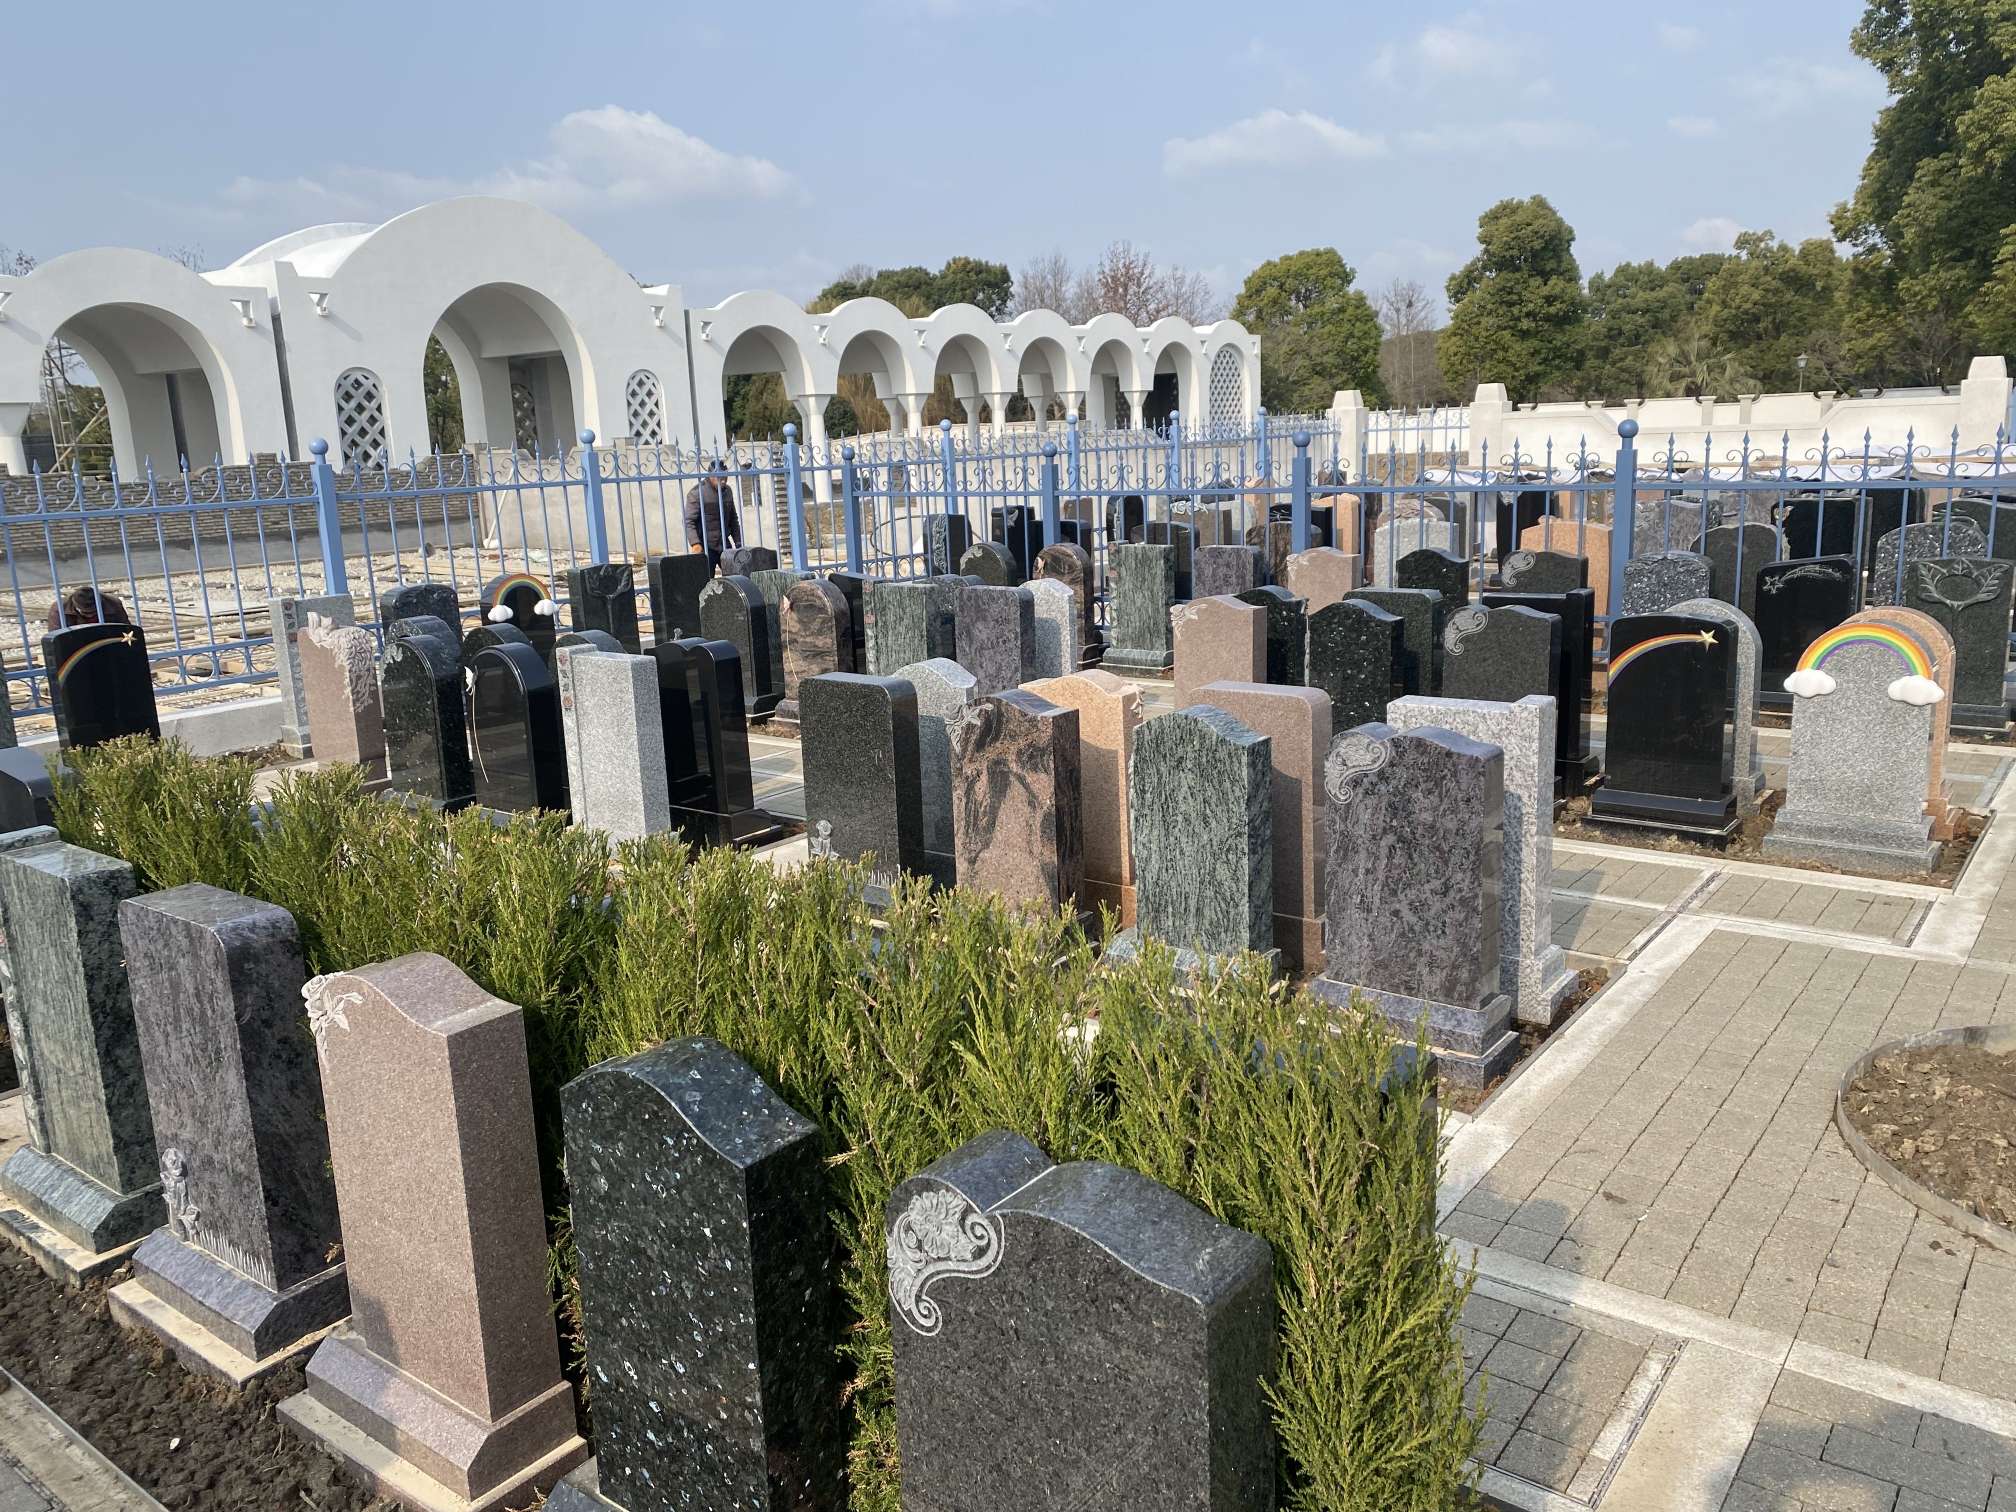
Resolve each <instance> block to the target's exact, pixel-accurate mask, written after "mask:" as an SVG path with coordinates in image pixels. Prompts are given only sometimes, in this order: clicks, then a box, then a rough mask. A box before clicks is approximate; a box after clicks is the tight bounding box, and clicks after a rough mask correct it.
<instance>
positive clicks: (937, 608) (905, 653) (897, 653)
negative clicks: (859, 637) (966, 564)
mask: <svg viewBox="0 0 2016 1512" xmlns="http://www.w3.org/2000/svg"><path fill="white" fill-rule="evenodd" d="M957 592H958V588H957V587H956V586H955V585H954V584H952V583H948V582H946V581H945V580H944V579H942V578H911V579H903V580H892V579H884V580H882V581H881V582H876V583H870V584H869V585H868V592H867V598H866V604H867V616H868V665H867V667H866V668H865V669H864V670H865V671H868V672H871V673H874V674H875V675H876V676H878V677H888V676H892V675H894V674H895V672H896V669H897V668H898V667H907V666H909V665H910V663H912V662H920V661H929V660H931V659H932V658H933V657H943V658H944V659H946V660H947V661H951V660H955V658H954V657H953V654H952V653H953V652H954V651H956V650H957V649H958V642H957V639H956V637H955V636H954V634H953V620H952V606H953V599H954V595H955V594H956V593H957Z"/></svg>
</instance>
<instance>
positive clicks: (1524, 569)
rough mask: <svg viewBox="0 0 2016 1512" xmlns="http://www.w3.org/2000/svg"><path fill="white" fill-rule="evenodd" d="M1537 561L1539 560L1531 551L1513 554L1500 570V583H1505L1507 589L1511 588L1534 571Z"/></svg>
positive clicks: (1506, 559)
mask: <svg viewBox="0 0 2016 1512" xmlns="http://www.w3.org/2000/svg"><path fill="white" fill-rule="evenodd" d="M1537 560H1538V558H1537V557H1536V556H1535V554H1534V553H1532V552H1530V551H1515V552H1513V553H1512V555H1510V556H1508V557H1507V558H1505V565H1504V566H1503V567H1501V568H1499V569H1498V578H1499V581H1501V582H1502V583H1504V585H1505V586H1506V587H1507V588H1510V587H1511V586H1512V585H1513V584H1515V583H1517V582H1518V581H1519V579H1521V578H1522V577H1524V576H1525V575H1526V574H1527V573H1529V572H1531V571H1532V570H1533V563H1534V562H1535V561H1537Z"/></svg>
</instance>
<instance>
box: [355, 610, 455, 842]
mask: <svg viewBox="0 0 2016 1512" xmlns="http://www.w3.org/2000/svg"><path fill="white" fill-rule="evenodd" d="M378 686H379V690H380V695H381V696H382V697H383V699H384V702H385V761H386V775H387V777H388V778H389V779H390V781H391V785H392V787H393V788H394V789H395V790H397V791H399V792H402V793H411V794H413V795H414V796H415V797H416V798H424V799H427V800H428V801H430V802H432V803H435V804H438V805H440V806H441V807H442V808H446V809H452V808H459V807H461V806H463V805H465V804H467V803H469V802H470V801H471V799H472V798H473V797H474V796H475V792H476V779H475V774H474V772H473V771H472V770H471V768H470V765H469V714H468V705H467V703H466V701H465V697H464V691H465V690H464V687H463V677H462V658H461V652H460V648H459V647H457V646H455V645H454V644H452V643H450V642H447V641H443V640H439V639H437V638H436V637H434V636H432V635H422V634H410V635H406V636H404V637H402V638H400V639H397V640H388V641H386V643H385V659H384V661H382V662H381V663H380V664H379V667H378Z"/></svg>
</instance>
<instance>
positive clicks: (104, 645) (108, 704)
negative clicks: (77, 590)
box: [42, 624, 161, 751]
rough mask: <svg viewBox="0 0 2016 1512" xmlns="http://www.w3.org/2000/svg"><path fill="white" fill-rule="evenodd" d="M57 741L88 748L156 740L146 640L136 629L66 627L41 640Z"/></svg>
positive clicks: (157, 726) (158, 732)
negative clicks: (135, 738) (131, 738)
mask: <svg viewBox="0 0 2016 1512" xmlns="http://www.w3.org/2000/svg"><path fill="white" fill-rule="evenodd" d="M42 665H43V668H44V669H45V670H46V671H47V672H48V674H49V699H50V702H51V703H52V704H53V705H54V707H55V714H56V743H57V745H58V746H60V747H61V748H62V749H64V750H66V751H71V750H87V749H89V748H90V747H92V746H99V745H103V744H105V742H106V741H108V740H118V739H119V738H121V737H122V736H126V735H150V736H153V737H154V738H155V739H157V740H158V739H160V737H161V716H160V714H159V713H158V712H157V710H156V709H155V706H154V674H153V671H152V669H151V668H150V667H149V665H148V662H147V637H146V635H145V633H144V632H142V630H141V629H140V627H139V626H138V625H105V624H89V625H71V626H69V627H68V628H66V629H62V630H53V631H51V632H50V633H49V634H48V635H45V636H43V637H42Z"/></svg>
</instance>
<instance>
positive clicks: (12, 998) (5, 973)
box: [0, 751, 56, 1150]
mask: <svg viewBox="0 0 2016 1512" xmlns="http://www.w3.org/2000/svg"><path fill="white" fill-rule="evenodd" d="M29 755H31V753H29V752H25V751H13V752H0V756H29ZM33 760H34V763H35V766H36V768H37V769H38V770H39V771H40V772H41V774H42V776H43V778H44V780H45V781H46V780H47V777H48V768H47V767H44V766H43V765H42V758H41V756H40V755H34V756H33ZM55 839H56V831H55V829H54V827H53V826H51V825H50V824H49V823H48V822H47V820H46V818H45V819H44V820H43V821H42V822H40V823H34V824H27V825H24V826H22V827H21V828H20V829H15V830H7V831H4V832H0V855H4V854H5V853H6V852H8V851H18V850H26V849H28V848H29V847H30V846H34V845H49V844H51V843H53V842H54V841H55ZM0 1013H4V1014H5V1015H6V1020H7V1040H8V1048H9V1050H11V1051H12V1053H13V1056H14V1077H15V1085H16V1086H17V1087H18V1088H19V1089H20V1093H21V1121H22V1126H23V1127H24V1128H25V1129H26V1130H27V1132H28V1143H30V1144H31V1145H34V1146H35V1147H36V1148H37V1149H44V1150H46V1149H47V1148H48V1147H49V1126H48V1123H47V1121H46V1120H45V1119H44V1118H43V1117H42V1111H41V1099H40V1096H39V1094H38V1092H37V1087H38V1081H37V1078H36V1075H35V1063H34V1059H33V1055H34V1048H33V1046H32V1045H31V1044H30V1042H29V1039H28V1036H27V1034H26V1033H24V1032H23V1030H22V1028H21V995H20V994H19V993H18V992H16V991H15V990H14V961H13V956H12V954H11V952H10V951H9V950H8V948H7V909H6V901H5V897H4V895H0Z"/></svg>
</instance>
